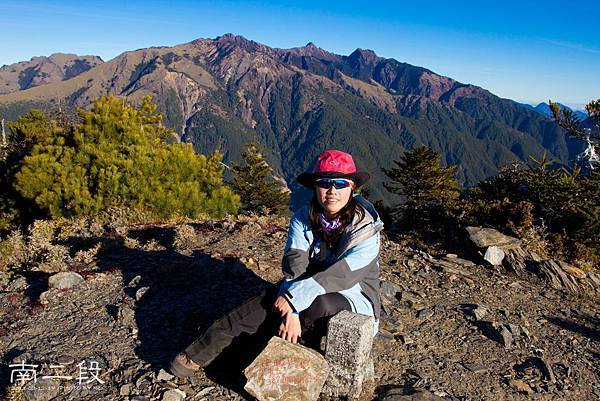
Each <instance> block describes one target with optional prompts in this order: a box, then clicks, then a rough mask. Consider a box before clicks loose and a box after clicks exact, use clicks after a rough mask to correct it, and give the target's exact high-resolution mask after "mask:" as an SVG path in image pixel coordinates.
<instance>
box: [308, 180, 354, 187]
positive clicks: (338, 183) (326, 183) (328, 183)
mask: <svg viewBox="0 0 600 401" xmlns="http://www.w3.org/2000/svg"><path fill="white" fill-rule="evenodd" d="M353 184H354V183H353V182H352V181H350V180H346V179H344V178H321V179H318V180H316V181H315V185H316V186H318V187H319V188H323V189H329V188H331V187H332V186H333V187H335V189H343V188H347V187H349V186H352V185H353Z"/></svg>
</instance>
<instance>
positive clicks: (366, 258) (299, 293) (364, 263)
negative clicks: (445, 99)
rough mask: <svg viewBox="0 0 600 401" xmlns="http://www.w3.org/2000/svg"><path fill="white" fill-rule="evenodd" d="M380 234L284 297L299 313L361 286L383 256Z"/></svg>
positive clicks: (298, 283) (298, 282) (299, 283)
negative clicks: (317, 301)
mask: <svg viewBox="0 0 600 401" xmlns="http://www.w3.org/2000/svg"><path fill="white" fill-rule="evenodd" d="M379 245H380V235H379V233H377V234H375V235H373V236H371V237H369V238H367V239H365V240H364V241H361V242H360V243H358V244H356V245H355V246H353V247H352V248H350V249H349V250H348V251H346V253H345V254H344V256H343V257H341V258H340V259H338V260H337V261H336V262H335V263H333V264H332V265H331V266H329V267H328V268H327V269H325V270H323V271H321V272H318V273H316V274H314V275H313V276H311V277H308V278H306V279H302V280H296V281H293V282H291V283H289V286H288V287H287V288H286V290H285V291H284V293H283V295H284V297H286V299H287V300H288V301H289V303H290V304H292V306H293V307H294V309H295V310H296V311H297V312H301V311H303V310H305V309H307V308H308V307H309V306H310V305H311V304H312V303H313V301H314V300H315V298H316V297H318V296H319V295H322V294H326V293H329V292H339V291H342V290H346V289H348V288H351V287H353V286H354V285H356V284H357V283H358V282H360V281H361V280H362V279H363V278H364V277H365V275H366V274H367V272H368V271H369V269H370V268H371V266H370V265H371V264H372V263H377V260H376V259H377V257H378V255H379Z"/></svg>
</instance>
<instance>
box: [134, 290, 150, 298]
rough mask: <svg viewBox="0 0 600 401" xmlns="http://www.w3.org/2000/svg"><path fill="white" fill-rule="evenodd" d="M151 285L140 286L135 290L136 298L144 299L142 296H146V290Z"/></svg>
mask: <svg viewBox="0 0 600 401" xmlns="http://www.w3.org/2000/svg"><path fill="white" fill-rule="evenodd" d="M148 289H149V287H142V288H139V289H138V290H137V291H136V292H135V300H136V301H139V300H140V299H142V297H143V296H144V294H145V293H146V291H148Z"/></svg>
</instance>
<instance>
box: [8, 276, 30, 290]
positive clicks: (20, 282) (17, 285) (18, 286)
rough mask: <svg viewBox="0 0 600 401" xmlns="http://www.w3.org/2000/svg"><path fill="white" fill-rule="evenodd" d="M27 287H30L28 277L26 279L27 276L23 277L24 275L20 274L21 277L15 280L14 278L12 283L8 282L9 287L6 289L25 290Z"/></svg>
mask: <svg viewBox="0 0 600 401" xmlns="http://www.w3.org/2000/svg"><path fill="white" fill-rule="evenodd" d="M27 287H28V284H27V279H25V277H23V276H19V277H17V278H15V279H14V280H12V281H11V282H10V284H8V287H6V291H8V292H17V291H24V290H25V289H27Z"/></svg>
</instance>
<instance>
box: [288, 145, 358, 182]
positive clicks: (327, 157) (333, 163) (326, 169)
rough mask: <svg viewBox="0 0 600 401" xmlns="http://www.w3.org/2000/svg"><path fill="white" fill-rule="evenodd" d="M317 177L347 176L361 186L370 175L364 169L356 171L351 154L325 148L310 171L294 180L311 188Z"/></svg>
mask: <svg viewBox="0 0 600 401" xmlns="http://www.w3.org/2000/svg"><path fill="white" fill-rule="evenodd" d="M318 178H348V179H350V180H352V181H354V183H355V184H356V187H357V188H358V187H361V186H363V185H364V184H366V183H367V181H369V178H370V175H369V173H367V172H364V171H356V166H355V165H354V160H353V159H352V155H350V154H349V153H346V152H342V151H341V150H326V151H325V152H323V153H321V154H320V155H319V156H318V157H317V162H316V163H315V167H314V169H313V171H312V172H310V173H309V172H305V173H302V174H300V175H299V176H298V177H297V178H296V181H298V182H299V183H300V184H302V185H304V186H305V187H309V188H312V187H313V185H314V182H315V180H316V179H318Z"/></svg>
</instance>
